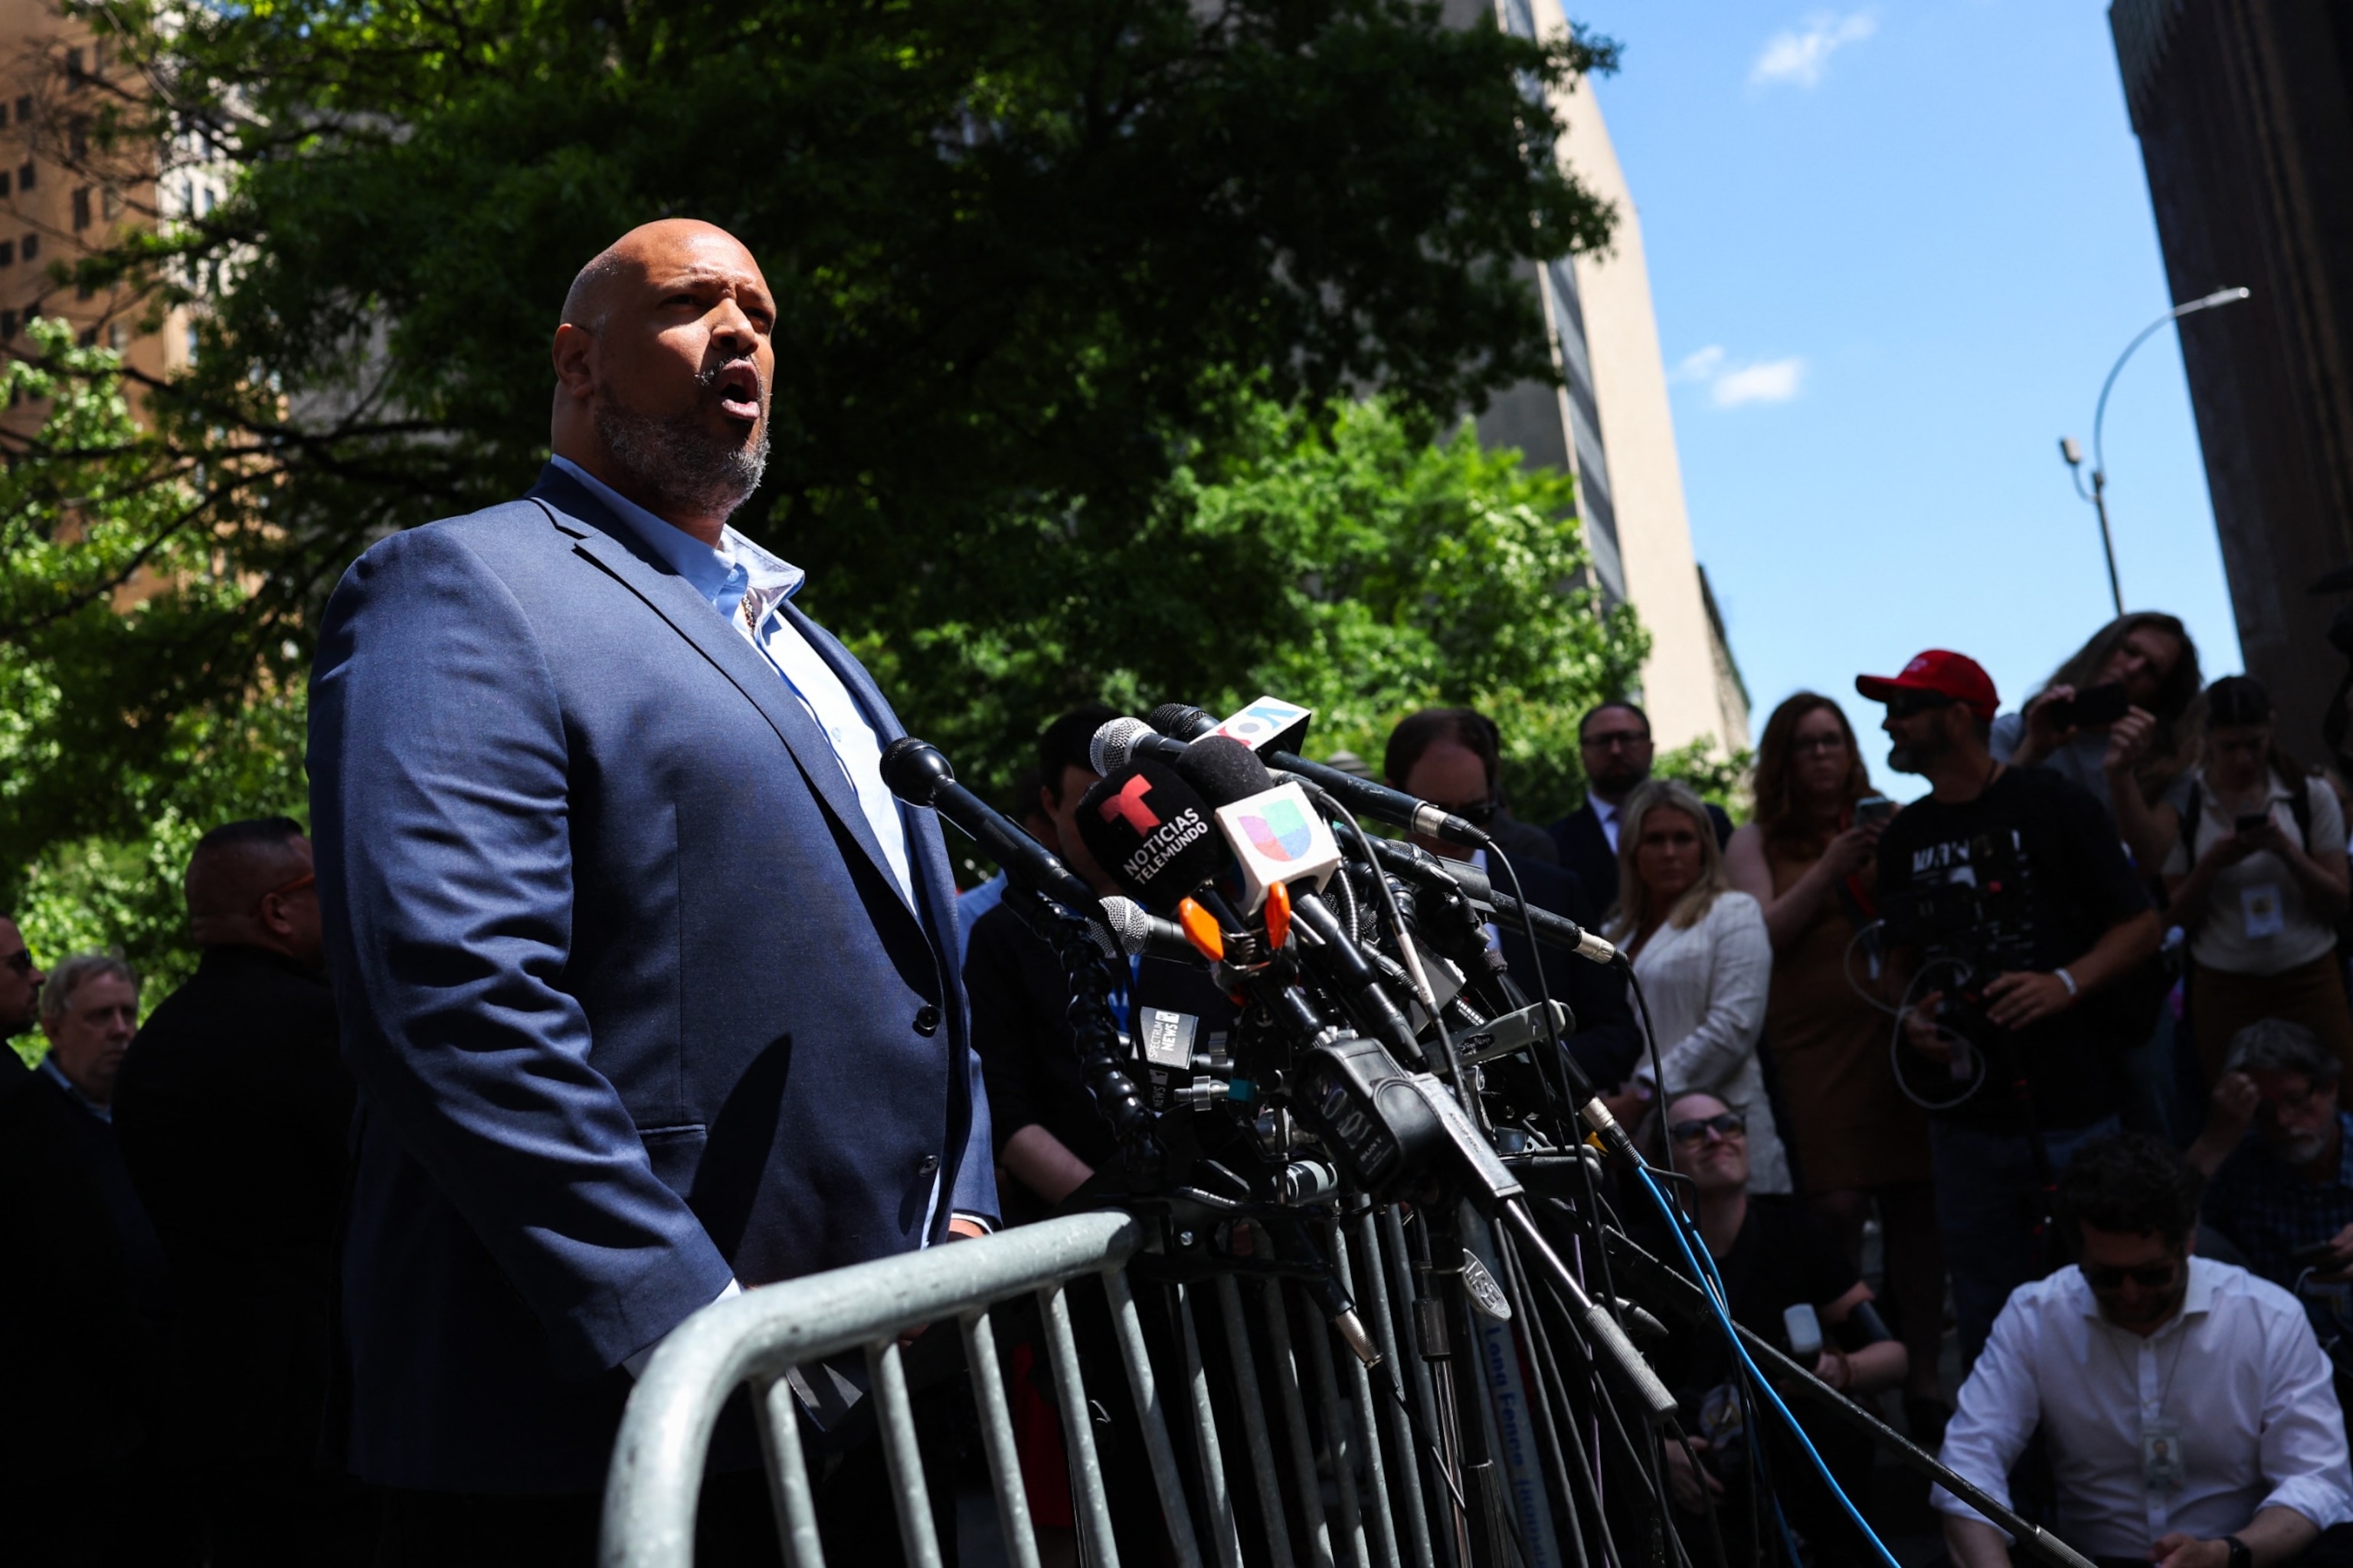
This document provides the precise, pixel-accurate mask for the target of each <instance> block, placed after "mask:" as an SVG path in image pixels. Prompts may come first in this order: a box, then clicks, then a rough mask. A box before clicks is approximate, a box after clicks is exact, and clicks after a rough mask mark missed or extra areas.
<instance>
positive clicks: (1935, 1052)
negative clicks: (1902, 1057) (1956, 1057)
mask: <svg viewBox="0 0 2353 1568" xmlns="http://www.w3.org/2000/svg"><path fill="white" fill-rule="evenodd" d="M1944 1001H1945V993H1944V992H1943V991H1930V992H1929V993H1928V994H1927V995H1926V996H1924V997H1922V998H1921V999H1920V1000H1919V1001H1915V1002H1914V1003H1913V1004H1912V1006H1911V1007H1910V1009H1908V1010H1907V1011H1906V1012H1905V1014H1904V1042H1905V1044H1907V1045H1909V1046H1911V1047H1912V1049H1914V1050H1915V1051H1917V1052H1919V1053H1920V1054H1922V1055H1923V1056H1926V1057H1927V1058H1928V1060H1930V1061H1931V1062H1950V1061H1951V1060H1952V1059H1953V1037H1952V1036H1951V1035H1949V1034H1947V1033H1945V1032H1944V1031H1943V1030H1941V1029H1939V1028H1937V1027H1936V1009H1937V1008H1938V1007H1940V1006H1941V1005H1943V1003H1944Z"/></svg>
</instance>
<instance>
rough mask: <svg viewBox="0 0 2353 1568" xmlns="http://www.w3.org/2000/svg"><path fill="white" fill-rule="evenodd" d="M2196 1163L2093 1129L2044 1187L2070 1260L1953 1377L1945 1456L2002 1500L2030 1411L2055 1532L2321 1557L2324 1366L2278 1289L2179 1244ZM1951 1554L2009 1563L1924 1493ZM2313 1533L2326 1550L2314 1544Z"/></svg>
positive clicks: (2155, 1546) (2172, 1564) (2334, 1449)
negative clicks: (2048, 1476) (2053, 1196)
mask: <svg viewBox="0 0 2353 1568" xmlns="http://www.w3.org/2000/svg"><path fill="white" fill-rule="evenodd" d="M2199 1184H2200V1177H2199V1174H2198V1172H2197V1171H2196V1170H2195V1169H2194V1168H2193V1167H2191V1166H2190V1165H2189V1162H2188V1161H2187V1160H2183V1159H2182V1158H2181V1157H2180V1156H2179V1154H2177V1153H2175V1152H2174V1151H2173V1150H2171V1149H2169V1148H2168V1147H2167V1146H2165V1145H2164V1144H2162V1143H2159V1142H2158V1140H2156V1139H2150V1138H2147V1137H2143V1136H2141V1135H2139V1134H2136V1133H2125V1134H2119V1135H2116V1136H2114V1137H2109V1138H2103V1139H2094V1141H2092V1142H2090V1143H2088V1144H2086V1145H2084V1148H2083V1149H2082V1150H2080V1151H2078V1152H2077V1154H2076V1155H2075V1157H2074V1159H2073V1160H2070V1161H2069V1163H2068V1166H2067V1169H2066V1171H2065V1173H2064V1174H2063V1176H2062V1177H2061V1178H2060V1183H2059V1213H2060V1223H2061V1225H2062V1228H2063V1231H2064V1232H2065V1234H2068V1235H2069V1236H2070V1237H2071V1238H2073V1241H2074V1243H2075V1245H2076V1253H2077V1258H2078V1262H2077V1263H2076V1264H2075V1265H2074V1266H2072V1267H2068V1268H2063V1269H2062V1270H2060V1271H2059V1272H2058V1273H2056V1274H2053V1275H2052V1276H2051V1277H2049V1278H2047V1279H2042V1280H2037V1281H2035V1282H2034V1283H2032V1284H2029V1285H2025V1286H2021V1287H2019V1289H2018V1290H2017V1291H2015V1292H2014V1293H2013V1294H2012V1295H2011V1296H2010V1302H2009V1305H2008V1306H2006V1307H2004V1308H2002V1312H2001V1316H2000V1318H1999V1319H1997V1320H1996V1321H1995V1323H1994V1328H1993V1336H1992V1338H1991V1339H1990V1340H1988V1341H1987V1344H1986V1348H1985V1351H1984V1352H1983V1353H1982V1354H1981V1355H1980V1356H1979V1357H1978V1361H1977V1365H1976V1367H1975V1369H1974V1370H1973V1371H1972V1372H1970V1374H1969V1378H1968V1382H1967V1383H1964V1384H1963V1385H1962V1387H1961V1395H1960V1409H1959V1410H1958V1412H1957V1414H1955V1415H1954V1417H1953V1421H1952V1425H1950V1426H1949V1427H1948V1428H1947V1431H1946V1434H1945V1446H1944V1454H1943V1459H1944V1462H1945V1464H1946V1465H1947V1467H1950V1468H1952V1469H1953V1470H1955V1471H1957V1472H1958V1473H1959V1474H1961V1475H1962V1476H1965V1477H1967V1478H1968V1479H1970V1480H1971V1481H1974V1482H1976V1483H1977V1484H1978V1486H1980V1487H1983V1488H1984V1489H1986V1490H1987V1491H1989V1492H1990V1493H1991V1494H1993V1496H1995V1497H1996V1498H1999V1499H2002V1500H2003V1501H2005V1502H2007V1501H2008V1500H2009V1489H2008V1477H2009V1474H2010V1467H2011V1465H2013V1464H2014V1463H2015V1462H2016V1461H2017V1459H2018V1457H2019V1455H2020V1454H2021V1452H2022V1451H2023V1450H2024V1449H2025V1447H2026V1445H2027V1441H2028V1439H2029V1438H2031V1436H2033V1435H2034V1432H2035V1429H2036V1428H2037V1427H2038V1426H2039V1427H2040V1428H2041V1429H2042V1433H2043V1436H2044V1439H2045V1442H2046V1444H2047V1446H2048V1448H2049V1451H2050V1459H2051V1467H2052V1474H2053V1478H2054V1479H2055V1481H2056V1483H2057V1519H2056V1521H2055V1528H2056V1531H2057V1533H2058V1534H2059V1536H2060V1537H2061V1538H2062V1539H2063V1540H2064V1541H2066V1542H2068V1543H2069V1544H2070V1545H2072V1546H2073V1547H2074V1548H2075V1549H2076V1550H2077V1551H2079V1552H2084V1553H2085V1554H2086V1555H2090V1556H2094V1557H2098V1558H2100V1559H2102V1560H2103V1561H2106V1560H2116V1561H2128V1562H2135V1563H2146V1562H2154V1563H2159V1564H2162V1565H2163V1568H2250V1565H2253V1568H2273V1565H2274V1564H2279V1563H2318V1562H2321V1561H2324V1560H2326V1561H2330V1562H2334V1561H2336V1560H2337V1557H2336V1553H2337V1552H2338V1551H2339V1550H2341V1549H2342V1546H2343V1544H2344V1537H2345V1536H2346V1534H2347V1531H2344V1530H2341V1529H2338V1528H2336V1527H2339V1526H2343V1525H2346V1524H2347V1521H2348V1520H2353V1473H2348V1468H2347V1463H2346V1443H2345V1424H2344V1419H2343V1416H2342V1415H2341V1414H2340V1413H2339V1411H2338V1409H2337V1396H2336V1394H2335V1393H2334V1392H2333V1391H2332V1389H2331V1387H2330V1384H2329V1375H2328V1365H2327V1361H2325V1360H2324V1359H2323V1358H2322V1356H2321V1353H2320V1348H2319V1346H2318V1345H2317V1344H2316V1342H2315V1341H2314V1340H2313V1337H2312V1330H2311V1329H2310V1328H2309V1327H2308V1326H2307V1325H2306V1320H2305V1316H2304V1313H2303V1310H2302V1309H2301V1308H2298V1307H2297V1305H2296V1303H2295V1298H2293V1297H2291V1296H2289V1295H2288V1294H2287V1292H2285V1291H2284V1290H2282V1289H2280V1288H2279V1287H2277V1286H2275V1285H2272V1284H2270V1283H2268V1282H2266V1281H2264V1280H2261V1279H2258V1278H2256V1277H2254V1276H2253V1275H2251V1274H2249V1273H2248V1272H2247V1271H2246V1270H2244V1269H2242V1268H2238V1267H2235V1266H2232V1265H2229V1264H2221V1263H2215V1262H2211V1261H2210V1260H2208V1259H2206V1258H2200V1257H2193V1256H2191V1255H2190V1252H2191V1247H2192V1244H2193V1242H2194V1240H2195V1236H2196V1231H2197V1220H2198V1188H2199ZM1930 1500H1931V1501H1932V1502H1933V1503H1934V1504H1935V1505H1936V1508H1937V1509H1938V1510H1941V1511H1942V1512H1943V1513H1944V1515H1945V1540H1946V1543H1947V1546H1948V1547H1949V1548H1950V1550H1951V1552H1952V1555H1953V1560H1954V1561H1955V1562H1956V1563H1959V1564H1961V1565H1962V1568H1994V1565H2002V1568H2007V1564H2008V1563H2009V1562H2010V1556H2009V1552H2008V1550H2007V1548H2006V1547H2005V1545H2004V1537H2003V1535H2002V1533H2001V1532H2000V1531H1998V1530H1996V1529H1995V1528H1994V1527H1993V1526H1992V1525H1990V1524H1989V1523H1988V1522H1986V1520H1984V1519H1983V1518H1982V1517H1980V1516H1979V1515H1978V1514H1977V1513H1976V1512H1975V1511H1974V1510H1970V1509H1969V1508H1968V1506H1967V1505H1965V1504H1963V1503H1962V1502H1960V1501H1959V1500H1958V1499H1956V1498H1954V1497H1953V1496H1952V1495H1951V1494H1950V1493H1949V1492H1947V1491H1946V1490H1945V1489H1943V1488H1941V1487H1940V1488H1937V1489H1936V1490H1935V1491H1934V1492H1933V1493H1932V1494H1931V1497H1930ZM2324 1531H2325V1532H2327V1542H2326V1544H2325V1546H2324V1548H2323V1550H2324V1551H2325V1552H2327V1553H2328V1555H2327V1557H2326V1558H2325V1559H2324V1558H2323V1557H2322V1556H2321V1555H2319V1554H2316V1553H2314V1552H2313V1548H2314V1545H2315V1542H2320V1541H2322V1540H2323V1533H2324Z"/></svg>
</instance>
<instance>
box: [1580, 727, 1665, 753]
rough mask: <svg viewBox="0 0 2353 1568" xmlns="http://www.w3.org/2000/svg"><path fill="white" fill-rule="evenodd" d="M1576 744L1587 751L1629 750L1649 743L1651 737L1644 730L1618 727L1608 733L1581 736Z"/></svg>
mask: <svg viewBox="0 0 2353 1568" xmlns="http://www.w3.org/2000/svg"><path fill="white" fill-rule="evenodd" d="M1650 744H1651V737H1650V736H1649V734H1648V733H1646V732H1644V731H1641V730H1631V729H1619V730H1612V731H1610V732H1609V734H1608V735H1588V736H1579V737H1578V739H1577V745H1579V746H1581V747H1584V748H1585V749H1586V750H1588V751H1631V750H1633V749H1634V748H1635V747H1638V746H1648V745H1650Z"/></svg>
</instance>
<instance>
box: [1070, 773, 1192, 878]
mask: <svg viewBox="0 0 2353 1568" xmlns="http://www.w3.org/2000/svg"><path fill="white" fill-rule="evenodd" d="M1077 821H1078V829H1079V837H1080V839H1081V840H1082V841H1083V842H1085V844H1086V846H1087V849H1088V851H1089V853H1092V854H1093V856H1094V857H1095V863H1096V864H1097V865H1099V866H1101V867H1103V874H1104V875H1106V876H1108V877H1110V878H1111V879H1112V880H1113V882H1116V883H1118V884H1119V885H1120V886H1121V887H1122V888H1123V889H1124V890H1125V891H1126V893H1127V895H1128V896H1129V897H1131V898H1133V899H1134V900H1135V901H1136V902H1137V903H1139V904H1142V905H1144V906H1145V907H1147V908H1150V909H1154V910H1170V909H1174V908H1176V906H1177V904H1178V903H1179V902H1180V901H1182V900H1183V899H1185V898H1186V897H1187V896H1188V895H1191V893H1192V892H1193V890H1194V889H1195V888H1197V887H1199V886H1200V885H1202V884H1203V883H1205V882H1209V881H1212V880H1214V879H1215V878H1216V876H1217V874H1219V872H1220V871H1223V870H1224V869H1225V866H1226V846H1225V842H1224V841H1223V839H1222V838H1221V837H1220V835H1219V832H1218V827H1217V823H1216V822H1215V821H1212V820H1211V818H1210V809H1209V804H1208V801H1206V800H1202V799H1201V797H1200V795H1199V794H1198V792H1197V791H1196V790H1195V789H1193V787H1192V786H1191V785H1190V784H1187V783H1186V782H1185V780H1184V779H1180V778H1178V777H1177V776H1176V773H1175V772H1174V771H1173V770H1172V769H1170V768H1166V767H1165V766H1163V765H1162V764H1160V763H1157V762H1154V761H1150V760H1148V759H1146V760H1139V761H1135V762H1131V763H1129V764H1128V765H1127V766H1126V767H1124V768H1120V769H1119V770H1118V771H1116V772H1113V773H1109V774H1106V775H1104V776H1103V779H1100V780H1098V781H1097V782H1096V784H1095V785H1094V787H1093V788H1092V789H1089V790H1088V791H1087V792H1086V794H1085V795H1084V796H1083V797H1082V799H1081V800H1080V801H1079V810H1078V815H1077Z"/></svg>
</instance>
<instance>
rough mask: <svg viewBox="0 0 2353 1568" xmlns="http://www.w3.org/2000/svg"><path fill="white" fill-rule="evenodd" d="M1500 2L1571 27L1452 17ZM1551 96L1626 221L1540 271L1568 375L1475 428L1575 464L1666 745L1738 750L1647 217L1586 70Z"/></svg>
mask: <svg viewBox="0 0 2353 1568" xmlns="http://www.w3.org/2000/svg"><path fill="white" fill-rule="evenodd" d="M1491 5H1492V6H1493V11H1492V14H1493V16H1494V18H1495V21H1496V23H1497V24H1498V25H1499V26H1502V27H1503V28H1504V31H1505V32H1507V33H1512V34H1514V35H1516V36H1518V37H1531V38H1532V37H1556V36H1559V35H1562V34H1565V33H1566V32H1567V27H1568V23H1567V18H1566V16H1564V15H1563V13H1562V9H1561V4H1560V0H1450V5H1449V15H1450V19H1451V20H1453V21H1455V22H1457V23H1458V25H1462V26H1468V25H1471V24H1472V22H1473V21H1475V20H1481V19H1483V18H1484V17H1485V16H1488V15H1489V14H1490V6H1491ZM1551 101H1552V108H1553V110H1554V112H1555V113H1556V114H1557V115H1558V116H1559V117H1560V119H1561V120H1562V122H1564V123H1565V124H1566V125H1567V128H1568V133H1567V136H1566V137H1564V138H1563V139H1562V143H1561V146H1560V149H1559V155H1560V158H1561V161H1562V163H1563V164H1564V165H1565V166H1567V168H1569V169H1571V170H1573V171H1574V172H1575V173H1576V175H1577V178H1578V179H1579V180H1581V181H1583V182H1584V184H1585V185H1586V187H1587V188H1588V189H1589V190H1591V191H1593V192H1594V193H1595V194H1596V195H1597V196H1602V197H1603V198H1605V199H1607V200H1608V201H1609V202H1610V203H1611V204H1612V205H1614V206H1615V207H1617V209H1618V229H1617V235H1616V238H1615V239H1614V240H1613V241H1612V243H1611V246H1610V249H1609V254H1608V255H1606V256H1578V257H1573V258H1568V259H1565V260H1559V261H1555V262H1552V263H1550V264H1548V265H1547V266H1546V267H1545V268H1544V269H1543V270H1541V271H1540V272H1538V273H1536V274H1535V278H1534V281H1535V286H1536V288H1537V291H1538V293H1539V295H1540V297H1541V299H1542V302H1543V305H1544V314H1545V325H1546V331H1547V333H1548V334H1549V335H1550V338H1551V341H1552V349H1553V359H1554V364H1555V365H1556V366H1557V368H1558V369H1559V372H1560V385H1559V386H1557V387H1551V386H1544V385H1539V384H1536V383H1527V384H1525V385H1522V386H1519V387H1512V388H1510V389H1508V390H1507V391H1505V392H1504V393H1502V394H1500V395H1499V396H1498V397H1496V398H1495V399H1494V401H1493V403H1491V404H1490V405H1489V406H1488V408H1487V411H1486V412H1485V413H1484V414H1482V416H1481V417H1480V418H1479V435H1480V439H1481V440H1483V441H1485V442H1487V443H1488V444H1489V445H1491V446H1510V447H1516V448H1518V449H1519V450H1520V451H1521V452H1523V453H1524V454H1525V456H1526V459H1527V461H1529V462H1530V463H1533V464H1540V465H1548V466H1551V467H1556V468H1561V469H1566V470H1567V471H1570V472H1572V473H1574V474H1575V475H1576V476H1577V510H1578V514H1579V518H1580V520H1581V521H1582V522H1583V523H1584V524H1585V535H1586V540H1587V543H1588V546H1589V547H1590V548H1591V550H1592V553H1593V564H1594V576H1595V577H1596V578H1597V579H1598V580H1599V587H1600V588H1601V591H1602V592H1603V593H1604V594H1605V595H1606V596H1607V597H1608V598H1609V599H1610V600H1611V601H1612V602H1613V603H1625V604H1631V605H1632V606H1633V607H1634V610H1635V613H1636V614H1637V615H1639V616H1640V617H1641V621H1642V624H1643V625H1644V626H1645V627H1646V628H1648V629H1649V630H1650V633H1651V654H1650V658H1649V659H1648V661H1647V662H1645V663H1644V664H1643V667H1642V689H1641V694H1640V696H1641V702H1642V705H1643V706H1644V708H1645V709H1646V710H1647V711H1648V712H1649V714H1650V715H1651V726H1652V730H1653V733H1654V734H1655V735H1656V736H1657V737H1658V740H1659V743H1660V745H1662V746H1666V747H1675V746H1685V745H1688V744H1690V743H1691V742H1694V741H1698V740H1708V741H1712V742H1713V743H1714V745H1715V747H1717V748H1719V749H1722V750H1736V749H1738V748H1741V747H1746V746H1747V745H1748V742H1749V733H1748V694H1747V690H1746V686H1745V685H1744V684H1743V683H1742V682H1741V679H1740V669H1739V665H1738V662H1736V660H1735V659H1734V658H1733V654H1732V647H1731V644H1730V642H1729V641H1727V639H1726V638H1725V629H1724V620H1723V617H1722V615H1721V614H1720V613H1719V611H1718V609H1717V606H1716V603H1715V595H1714V592H1713V591H1712V589H1711V588H1710V587H1709V585H1708V581H1707V576H1706V574H1705V572H1704V571H1703V570H1702V569H1701V567H1700V566H1699V564H1698V562H1697V561H1696V560H1695V559H1694V556H1693V554H1692V542H1691V523H1690V519H1689V517H1688V516H1687V515H1686V514H1685V512H1684V509H1683V467H1682V464H1681V462H1680V461H1678V459H1677V457H1676V455H1675V427H1674V414H1673V410H1672V408H1671V407H1670V405H1669V401H1668V397H1667V371H1666V364H1665V361H1664V360H1663V359H1662V357H1661V355H1660V353H1659V326H1658V321H1657V318H1656V317H1655V316H1654V315H1653V314H1652V313H1651V275H1650V268H1649V265H1648V263H1647V262H1646V261H1645V260H1644V259H1643V253H1642V222H1641V214H1640V213H1639V212H1638V211H1637V209H1636V207H1635V205H1634V198H1633V194H1632V192H1631V191H1630V190H1629V189H1628V188H1627V185H1626V176H1625V173H1624V171H1623V170H1621V169H1620V167H1619V165H1618V154H1617V150H1616V148H1614V147H1613V146H1612V145H1611V144H1610V141H1609V126H1608V125H1607V124H1605V123H1604V122H1603V121H1602V118H1601V106H1600V105H1599V103H1597V102H1596V101H1594V97H1593V92H1592V90H1591V88H1590V87H1589V86H1588V85H1586V84H1583V83H1579V84H1577V85H1576V86H1574V87H1573V88H1571V89H1570V90H1567V91H1564V92H1556V93H1555V94H1553V95H1552V100H1551Z"/></svg>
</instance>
